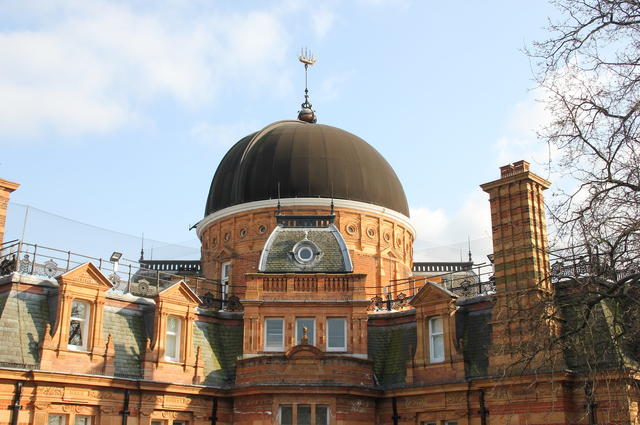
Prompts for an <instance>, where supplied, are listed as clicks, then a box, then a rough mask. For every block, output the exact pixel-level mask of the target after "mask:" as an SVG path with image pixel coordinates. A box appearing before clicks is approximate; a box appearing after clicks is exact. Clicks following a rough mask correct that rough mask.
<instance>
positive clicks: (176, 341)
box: [164, 316, 182, 362]
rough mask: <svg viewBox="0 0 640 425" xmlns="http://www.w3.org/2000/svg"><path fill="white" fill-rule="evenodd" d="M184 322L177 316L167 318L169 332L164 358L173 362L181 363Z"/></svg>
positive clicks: (167, 333)
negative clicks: (181, 337)
mask: <svg viewBox="0 0 640 425" xmlns="http://www.w3.org/2000/svg"><path fill="white" fill-rule="evenodd" d="M181 328H182V320H181V319H180V318H178V317H175V316H169V317H168V318H167V332H166V337H165V346H164V358H165V360H168V361H171V362H179V361H180V330H181Z"/></svg>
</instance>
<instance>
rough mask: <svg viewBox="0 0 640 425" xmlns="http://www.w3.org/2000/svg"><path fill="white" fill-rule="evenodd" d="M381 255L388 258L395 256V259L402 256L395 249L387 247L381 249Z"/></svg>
mask: <svg viewBox="0 0 640 425" xmlns="http://www.w3.org/2000/svg"><path fill="white" fill-rule="evenodd" d="M382 256H383V257H388V258H395V259H401V258H402V257H401V256H399V255H398V254H397V253H396V252H395V250H394V249H393V248H387V249H384V250H382Z"/></svg>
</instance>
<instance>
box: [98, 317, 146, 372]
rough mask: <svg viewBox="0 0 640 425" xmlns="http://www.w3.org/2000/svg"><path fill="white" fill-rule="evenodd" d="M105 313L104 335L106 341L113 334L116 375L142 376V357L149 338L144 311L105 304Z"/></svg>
mask: <svg viewBox="0 0 640 425" xmlns="http://www.w3.org/2000/svg"><path fill="white" fill-rule="evenodd" d="M103 314H104V326H103V327H102V335H103V337H104V339H105V341H106V339H107V336H108V335H109V334H111V337H112V338H113V343H114V344H113V348H114V349H115V353H116V357H115V359H114V363H115V364H114V366H115V375H116V376H122V377H127V378H140V377H141V376H142V370H141V367H140V358H141V355H142V353H143V352H144V347H145V343H146V340H147V333H146V330H145V323H144V317H143V313H142V311H139V310H132V309H127V308H117V307H112V306H105V307H104V313H103Z"/></svg>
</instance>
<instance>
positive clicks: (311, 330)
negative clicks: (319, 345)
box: [296, 319, 315, 345]
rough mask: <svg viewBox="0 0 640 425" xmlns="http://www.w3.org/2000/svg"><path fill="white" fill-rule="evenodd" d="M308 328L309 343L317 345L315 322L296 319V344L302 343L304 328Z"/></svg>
mask: <svg viewBox="0 0 640 425" xmlns="http://www.w3.org/2000/svg"><path fill="white" fill-rule="evenodd" d="M305 327H306V328H307V337H308V338H309V341H308V343H309V344H311V345H315V321H314V320H313V319H296V344H300V343H301V342H302V335H303V334H304V328H305Z"/></svg>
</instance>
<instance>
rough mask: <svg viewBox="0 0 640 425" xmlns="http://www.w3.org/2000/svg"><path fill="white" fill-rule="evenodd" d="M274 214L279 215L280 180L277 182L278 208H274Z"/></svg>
mask: <svg viewBox="0 0 640 425" xmlns="http://www.w3.org/2000/svg"><path fill="white" fill-rule="evenodd" d="M276 215H280V182H278V208H277V210H276Z"/></svg>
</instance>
